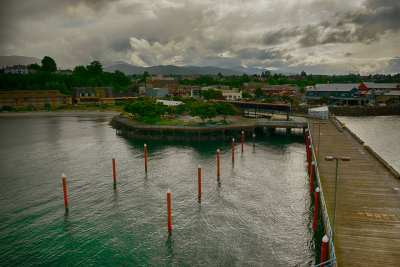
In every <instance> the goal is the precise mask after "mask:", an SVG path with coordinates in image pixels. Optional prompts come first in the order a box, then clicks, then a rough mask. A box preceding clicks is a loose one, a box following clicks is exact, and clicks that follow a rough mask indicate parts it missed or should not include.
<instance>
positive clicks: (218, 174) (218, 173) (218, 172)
mask: <svg viewBox="0 0 400 267" xmlns="http://www.w3.org/2000/svg"><path fill="white" fill-rule="evenodd" d="M217 176H218V178H219V176H220V170H219V149H217Z"/></svg>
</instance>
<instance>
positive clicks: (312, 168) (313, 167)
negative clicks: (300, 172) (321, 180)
mask: <svg viewBox="0 0 400 267" xmlns="http://www.w3.org/2000/svg"><path fill="white" fill-rule="evenodd" d="M314 175H315V163H314V161H313V162H312V163H311V172H310V194H312V192H313V189H314Z"/></svg>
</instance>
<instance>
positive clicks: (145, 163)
mask: <svg viewBox="0 0 400 267" xmlns="http://www.w3.org/2000/svg"><path fill="white" fill-rule="evenodd" d="M144 170H145V171H146V172H147V145H146V144H144Z"/></svg>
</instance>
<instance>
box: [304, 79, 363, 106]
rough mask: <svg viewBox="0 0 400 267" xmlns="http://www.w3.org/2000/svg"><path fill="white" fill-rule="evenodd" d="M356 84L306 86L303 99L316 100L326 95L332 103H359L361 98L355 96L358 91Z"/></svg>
mask: <svg viewBox="0 0 400 267" xmlns="http://www.w3.org/2000/svg"><path fill="white" fill-rule="evenodd" d="M358 86H359V84H355V83H328V84H316V85H315V86H307V87H306V96H305V100H306V101H311V100H317V101H318V100H319V99H320V98H322V97H328V98H329V99H330V100H331V101H333V102H334V104H352V103H353V102H355V103H359V100H361V99H360V98H358V99H356V98H355V96H356V94H357V92H358Z"/></svg>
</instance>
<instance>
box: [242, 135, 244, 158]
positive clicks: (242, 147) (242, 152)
mask: <svg viewBox="0 0 400 267" xmlns="http://www.w3.org/2000/svg"><path fill="white" fill-rule="evenodd" d="M243 143H244V132H243V131H242V153H243Z"/></svg>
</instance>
